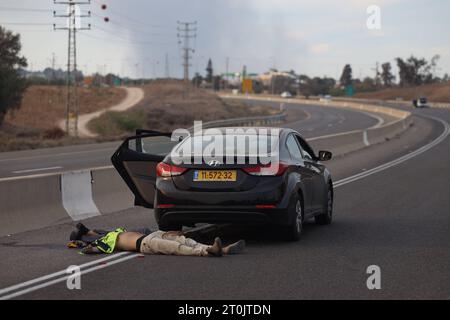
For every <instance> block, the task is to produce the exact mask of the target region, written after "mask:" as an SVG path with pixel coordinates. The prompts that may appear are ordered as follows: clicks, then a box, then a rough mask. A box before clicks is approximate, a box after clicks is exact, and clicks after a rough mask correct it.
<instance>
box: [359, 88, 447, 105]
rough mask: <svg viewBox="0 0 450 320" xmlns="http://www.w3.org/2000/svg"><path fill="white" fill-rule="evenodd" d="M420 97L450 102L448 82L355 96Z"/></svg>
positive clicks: (409, 98)
mask: <svg viewBox="0 0 450 320" xmlns="http://www.w3.org/2000/svg"><path fill="white" fill-rule="evenodd" d="M420 97H427V98H428V100H429V101H430V102H443V103H450V84H430V85H424V86H419V87H410V88H390V89H385V90H381V91H376V92H367V93H358V94H356V95H355V98H361V99H379V100H395V99H397V98H402V99H403V100H406V101H412V100H414V99H418V98H420Z"/></svg>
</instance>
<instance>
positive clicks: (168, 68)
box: [165, 53, 170, 79]
mask: <svg viewBox="0 0 450 320" xmlns="http://www.w3.org/2000/svg"><path fill="white" fill-rule="evenodd" d="M165 70H166V78H167V79H170V64H169V54H168V53H166V59H165Z"/></svg>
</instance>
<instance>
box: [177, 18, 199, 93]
mask: <svg viewBox="0 0 450 320" xmlns="http://www.w3.org/2000/svg"><path fill="white" fill-rule="evenodd" d="M177 36H178V39H179V40H178V41H179V42H178V43H179V44H182V50H183V68H184V82H185V84H186V89H188V85H189V67H191V66H192V65H191V62H190V60H191V59H192V56H191V53H192V54H193V53H195V48H192V47H191V44H190V42H191V41H190V40H191V39H195V38H196V37H197V21H195V22H180V21H178V34H177Z"/></svg>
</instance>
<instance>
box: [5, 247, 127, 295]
mask: <svg viewBox="0 0 450 320" xmlns="http://www.w3.org/2000/svg"><path fill="white" fill-rule="evenodd" d="M129 254H130V253H129V252H121V253H117V254H113V255H111V256H107V257H106V258H102V259H97V260H94V261H91V262H88V263H85V264H82V265H80V266H79V267H80V268H81V269H82V268H87V267H90V266H93V265H95V264H99V263H102V262H106V261H109V260H112V259H116V258H119V257H121V256H124V255H129ZM66 272H67V270H61V271H58V272H55V273H51V274H49V275H46V276H43V277H40V278H36V279H33V280H30V281H26V282H23V283H19V284H17V285H14V286H11V287H8V288H5V289H2V290H0V296H1V295H4V294H6V293H9V292H11V291H15V290H18V289H21V288H24V287H28V286H31V285H33V284H35V283H39V282H43V281H46V280H49V279H52V278H55V277H58V276H61V275H65V274H66ZM0 299H2V298H1V297H0Z"/></svg>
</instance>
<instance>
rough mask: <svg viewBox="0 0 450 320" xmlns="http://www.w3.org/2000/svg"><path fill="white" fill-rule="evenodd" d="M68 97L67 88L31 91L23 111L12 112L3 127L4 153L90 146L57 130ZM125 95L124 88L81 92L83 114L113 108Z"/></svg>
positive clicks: (0, 140) (0, 146)
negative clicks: (66, 146) (79, 145)
mask: <svg viewBox="0 0 450 320" xmlns="http://www.w3.org/2000/svg"><path fill="white" fill-rule="evenodd" d="M66 94H67V91H66V88H65V87H64V86H60V87H58V86H31V87H29V88H28V89H27V91H26V92H25V95H24V97H23V100H22V105H21V107H20V109H18V110H14V111H13V112H9V113H8V114H7V115H6V117H5V121H4V123H3V124H2V125H1V126H0V152H4V151H12V150H26V149H37V148H45V147H55V146H61V145H70V144H79V143H86V142H87V141H86V140H85V141H83V140H80V139H73V138H69V137H66V136H65V134H64V132H63V131H62V130H61V129H59V128H57V122H58V120H60V119H63V118H64V116H65V110H66ZM125 95H126V92H125V91H124V90H122V89H120V88H92V89H91V88H80V89H79V102H80V103H79V107H80V113H88V112H93V111H97V110H102V109H105V108H109V107H111V106H113V105H115V104H117V103H118V102H120V101H121V100H122V99H123V98H124V97H125Z"/></svg>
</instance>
